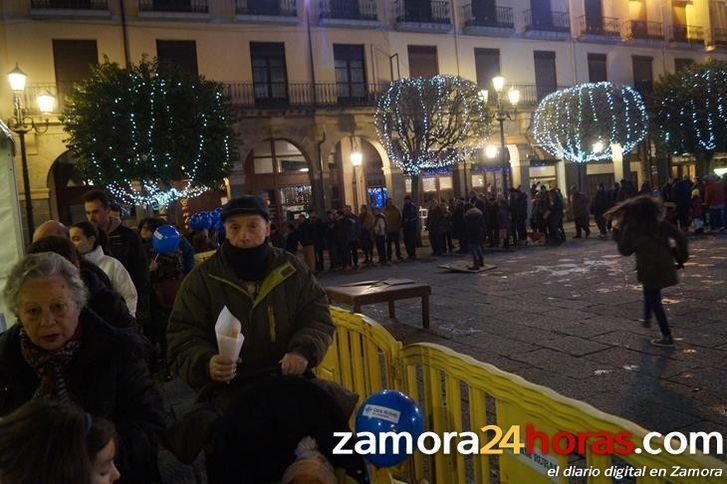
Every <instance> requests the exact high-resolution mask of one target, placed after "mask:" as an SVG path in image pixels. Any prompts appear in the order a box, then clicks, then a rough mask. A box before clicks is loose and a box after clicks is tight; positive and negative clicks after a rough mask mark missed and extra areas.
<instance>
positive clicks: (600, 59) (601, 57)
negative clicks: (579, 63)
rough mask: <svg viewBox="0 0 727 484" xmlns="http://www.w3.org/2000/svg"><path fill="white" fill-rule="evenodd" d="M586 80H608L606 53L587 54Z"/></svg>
mask: <svg viewBox="0 0 727 484" xmlns="http://www.w3.org/2000/svg"><path fill="white" fill-rule="evenodd" d="M588 80H589V81H590V82H601V81H607V80H608V75H607V70H606V54H588Z"/></svg>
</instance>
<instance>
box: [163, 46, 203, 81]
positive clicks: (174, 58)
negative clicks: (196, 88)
mask: <svg viewBox="0 0 727 484" xmlns="http://www.w3.org/2000/svg"><path fill="white" fill-rule="evenodd" d="M157 58H158V59H159V67H160V68H161V69H164V68H165V67H169V66H173V67H176V68H179V69H181V70H182V71H184V72H186V73H187V74H191V75H193V76H196V75H197V74H198V71H197V43H196V42H195V41H194V40H157Z"/></svg>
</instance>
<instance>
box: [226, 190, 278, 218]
mask: <svg viewBox="0 0 727 484" xmlns="http://www.w3.org/2000/svg"><path fill="white" fill-rule="evenodd" d="M233 215H260V216H262V217H264V218H265V220H267V221H270V213H268V207H267V204H266V203H265V200H263V199H262V198H260V197H256V196H255V195H243V196H241V197H238V198H233V199H232V200H230V201H229V202H227V203H226V204H225V205H224V206H223V207H222V213H221V214H220V220H222V221H223V222H224V221H225V219H227V218H228V217H231V216H233Z"/></svg>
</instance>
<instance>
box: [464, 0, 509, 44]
mask: <svg viewBox="0 0 727 484" xmlns="http://www.w3.org/2000/svg"><path fill="white" fill-rule="evenodd" d="M462 18H463V19H464V31H465V33H467V34H472V35H492V36H496V37H509V36H511V35H513V34H514V33H515V21H514V19H513V15H512V8H510V7H495V9H494V11H490V10H488V9H484V8H482V7H481V6H480V4H479V3H471V4H469V5H465V6H464V7H462Z"/></svg>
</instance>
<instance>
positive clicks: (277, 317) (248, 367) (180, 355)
mask: <svg viewBox="0 0 727 484" xmlns="http://www.w3.org/2000/svg"><path fill="white" fill-rule="evenodd" d="M223 250H224V248H223V249H221V250H220V251H218V252H217V253H216V254H215V255H213V256H212V257H211V258H210V259H208V260H206V261H205V262H203V263H202V264H201V265H199V266H197V267H195V268H194V270H193V271H192V272H191V273H189V275H188V276H187V277H186V278H185V280H184V282H183V283H182V285H181V287H180V289H179V292H178V293H177V298H176V300H175V302H174V309H173V310H172V314H171V317H170V319H169V327H168V329H167V342H168V346H169V363H170V365H171V369H172V371H174V372H175V373H177V374H178V375H179V376H180V377H181V378H182V379H183V380H184V381H186V382H187V383H188V384H189V385H190V386H192V387H193V388H196V389H199V388H201V387H203V386H204V385H206V384H208V383H210V382H211V381H212V380H211V379H210V377H209V360H210V358H212V356H214V355H215V354H217V340H216V336H215V330H214V327H215V323H216V322H217V316H218V315H219V314H220V311H221V310H222V308H223V307H224V306H227V308H228V309H229V310H230V312H232V314H233V315H234V316H235V317H237V319H239V320H240V322H241V323H242V334H243V335H244V336H245V341H244V343H243V346H242V352H241V355H240V358H241V360H242V363H241V364H240V365H239V367H238V368H239V370H238V371H239V372H240V373H245V372H249V371H255V370H259V369H264V368H267V367H271V366H274V365H276V364H277V363H278V361H279V360H280V359H281V358H282V357H283V355H285V353H289V352H296V353H299V354H301V355H303V356H305V358H307V359H308V367H309V368H313V367H315V366H316V365H318V364H319V363H320V361H321V360H322V359H323V357H324V356H325V354H326V350H327V349H328V346H329V345H330V344H331V341H332V335H333V332H334V326H333V322H332V320H331V314H330V311H329V307H328V297H327V296H326V293H325V291H324V289H323V288H322V287H321V286H320V285H319V284H318V281H316V279H315V278H314V277H313V275H312V274H311V273H310V271H309V270H308V269H306V268H305V266H304V265H303V264H302V263H301V262H300V260H299V259H298V258H297V257H295V256H293V255H291V254H289V253H287V252H285V251H284V250H281V249H277V248H275V247H271V248H270V253H269V255H268V269H267V274H266V277H265V279H264V280H263V282H262V283H261V284H260V286H259V287H260V289H259V291H258V295H257V297H256V298H255V299H253V298H252V296H251V295H250V294H249V293H248V292H247V291H246V290H245V289H244V283H243V281H242V280H240V279H239V278H238V277H237V276H236V275H235V272H234V271H233V269H232V267H231V266H230V265H229V262H228V261H227V260H226V259H225V257H224V256H223Z"/></svg>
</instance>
